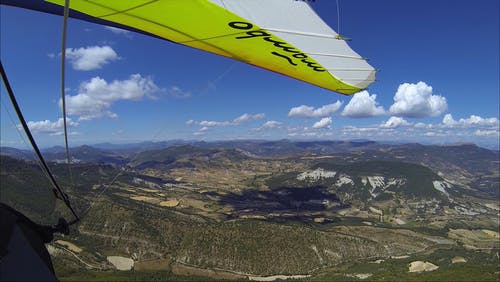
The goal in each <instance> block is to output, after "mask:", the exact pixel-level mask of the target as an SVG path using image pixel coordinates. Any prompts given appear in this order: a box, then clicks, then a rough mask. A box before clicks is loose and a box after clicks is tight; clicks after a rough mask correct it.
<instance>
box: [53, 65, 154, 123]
mask: <svg viewBox="0 0 500 282" xmlns="http://www.w3.org/2000/svg"><path fill="white" fill-rule="evenodd" d="M158 91H160V88H158V86H156V84H155V83H154V82H153V80H152V79H151V78H147V77H142V76H141V75H140V74H133V75H131V76H130V77H129V79H127V80H114V81H112V82H110V83H108V82H107V81H106V80H104V79H102V78H100V77H94V78H92V79H90V80H89V81H86V82H83V83H82V84H81V85H80V88H79V90H78V94H76V95H74V96H71V95H66V107H67V112H68V115H76V116H79V120H91V119H95V118H100V117H110V118H116V117H117V115H116V114H115V113H113V112H111V111H110V110H109V109H110V108H111V106H112V104H113V103H114V102H116V101H119V100H141V99H142V98H144V97H148V98H155V96H154V94H155V93H156V92H158ZM59 104H61V101H59Z"/></svg>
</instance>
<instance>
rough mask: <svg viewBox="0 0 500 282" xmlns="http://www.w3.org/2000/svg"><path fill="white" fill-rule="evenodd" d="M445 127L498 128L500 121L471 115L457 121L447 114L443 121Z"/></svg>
mask: <svg viewBox="0 0 500 282" xmlns="http://www.w3.org/2000/svg"><path fill="white" fill-rule="evenodd" d="M442 126H443V127H450V128H453V127H481V128H488V127H489V128H498V127H499V126H500V121H499V120H498V119H497V118H495V117H492V118H482V117H480V116H476V115H471V116H470V117H469V118H466V119H464V118H461V119H460V120H458V121H457V120H455V119H454V118H453V116H452V115H451V114H446V115H445V116H444V117H443V121H442Z"/></svg>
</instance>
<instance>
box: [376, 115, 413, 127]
mask: <svg viewBox="0 0 500 282" xmlns="http://www.w3.org/2000/svg"><path fill="white" fill-rule="evenodd" d="M408 125H410V123H409V122H407V121H406V120H405V119H403V118H401V117H390V118H389V119H388V120H387V121H386V122H385V123H382V124H381V125H380V127H382V128H396V127H400V126H408Z"/></svg>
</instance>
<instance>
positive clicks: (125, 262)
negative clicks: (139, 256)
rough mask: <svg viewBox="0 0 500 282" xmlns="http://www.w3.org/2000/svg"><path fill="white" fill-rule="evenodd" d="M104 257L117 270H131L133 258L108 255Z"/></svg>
mask: <svg viewBox="0 0 500 282" xmlns="http://www.w3.org/2000/svg"><path fill="white" fill-rule="evenodd" d="M106 259H107V260H108V261H109V262H110V263H111V264H112V265H113V266H114V267H116V269H118V270H131V269H132V267H134V260H133V259H131V258H125V257H119V256H109V257H106Z"/></svg>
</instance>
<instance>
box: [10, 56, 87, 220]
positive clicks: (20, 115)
mask: <svg viewBox="0 0 500 282" xmlns="http://www.w3.org/2000/svg"><path fill="white" fill-rule="evenodd" d="M0 74H1V76H2V81H3V83H4V85H5V89H6V90H7V94H9V98H10V101H11V102H12V106H13V107H14V110H15V111H16V114H17V117H18V118H19V121H20V122H21V125H22V126H23V129H24V132H25V133H26V136H28V139H29V141H30V143H31V146H32V147H33V150H34V151H35V154H36V156H37V157H38V160H39V161H40V163H41V164H42V168H43V170H44V171H45V173H46V174H47V175H48V177H49V179H50V182H51V183H52V185H53V186H54V188H53V189H52V191H53V192H54V195H55V196H56V197H57V198H59V199H61V200H63V201H64V203H65V204H66V206H67V207H68V208H69V210H70V211H71V213H72V214H73V216H74V217H75V220H73V221H72V222H70V223H69V224H70V225H71V224H74V223H76V222H78V221H79V220H80V218H79V217H78V215H77V214H76V212H75V210H74V209H73V207H72V206H71V204H70V202H69V198H68V195H66V194H65V193H64V191H63V190H62V189H61V187H60V186H59V184H57V181H56V179H55V177H54V175H53V174H52V172H51V171H50V169H49V166H48V165H47V163H46V162H45V159H44V158H43V156H42V153H41V152H40V149H39V148H38V145H37V144H36V142H35V139H34V138H33V135H32V134H31V131H30V129H29V127H28V124H26V120H25V119H24V116H23V113H22V112H21V109H20V108H19V104H18V103H17V100H16V97H15V96H14V92H13V91H12V88H11V86H10V83H9V80H8V79H7V74H6V73H5V70H4V68H3V64H2V61H1V60H0Z"/></svg>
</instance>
